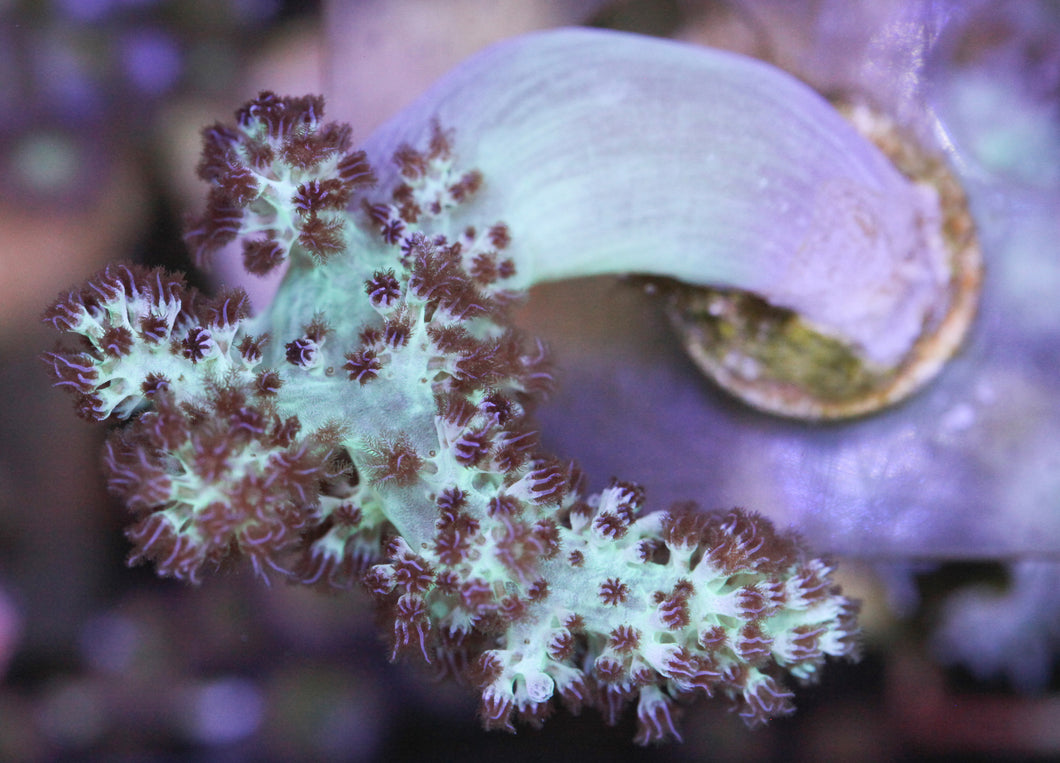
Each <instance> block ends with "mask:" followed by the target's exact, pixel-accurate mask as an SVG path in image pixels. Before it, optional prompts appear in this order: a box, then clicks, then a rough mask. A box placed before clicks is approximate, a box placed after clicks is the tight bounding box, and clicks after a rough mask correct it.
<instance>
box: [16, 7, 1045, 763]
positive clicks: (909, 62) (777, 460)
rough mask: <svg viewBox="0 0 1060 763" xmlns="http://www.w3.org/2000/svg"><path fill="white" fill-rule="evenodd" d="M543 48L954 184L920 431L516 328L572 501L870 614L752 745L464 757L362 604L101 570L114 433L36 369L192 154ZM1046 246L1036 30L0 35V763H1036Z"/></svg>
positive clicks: (90, 17) (681, 19)
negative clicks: (564, 36) (307, 111)
mask: <svg viewBox="0 0 1060 763" xmlns="http://www.w3.org/2000/svg"><path fill="white" fill-rule="evenodd" d="M565 25H593V26H599V27H606V28H613V29H623V30H628V31H635V32H639V33H643V34H649V35H657V36H665V37H672V38H675V39H680V40H684V41H687V42H692V43H698V44H708V45H713V46H717V47H724V48H728V49H732V50H737V51H740V52H744V53H747V54H749V55H753V56H757V57H760V58H763V59H766V60H769V61H771V62H773V63H775V64H777V65H778V66H781V67H782V68H785V69H787V70H789V71H791V72H792V73H794V74H795V75H796V76H799V77H801V78H803V79H804V80H806V81H808V82H810V83H811V84H812V85H814V86H815V87H817V88H818V89H820V90H821V91H822V92H824V93H826V94H836V93H862V94H864V95H865V96H866V97H868V98H870V99H871V100H873V101H874V102H876V103H877V104H880V105H883V106H885V107H887V108H888V109H889V110H891V111H892V112H893V113H895V115H896V116H897V117H898V118H899V120H900V121H902V122H903V123H905V124H906V125H908V126H909V127H910V129H913V130H922V131H923V132H924V133H925V134H926V135H928V136H930V139H931V140H933V141H935V142H936V143H937V144H938V145H939V146H940V147H941V148H942V150H944V151H945V152H946V153H947V155H948V157H949V159H950V161H951V162H952V163H953V164H954V167H955V168H956V170H957V171H958V173H959V174H960V175H961V177H962V179H963V180H964V181H965V183H966V186H967V188H968V191H969V194H970V196H971V197H972V202H973V208H974V210H975V212H976V216H977V219H978V221H979V223H980V231H981V237H982V242H983V246H984V252H985V255H986V258H987V267H988V274H987V282H988V284H989V285H988V291H987V296H986V298H985V301H984V309H983V314H982V315H981V316H980V320H979V325H978V326H977V333H976V334H975V336H973V338H972V339H971V341H970V344H969V348H968V350H967V351H966V352H965V353H964V354H963V355H962V356H961V357H960V358H958V360H957V362H956V367H955V370H953V371H952V372H949V378H948V379H946V378H944V379H943V380H941V382H940V384H939V385H938V386H937V387H933V388H932V389H931V390H928V391H927V393H926V394H925V395H924V396H923V397H922V398H920V399H918V400H916V401H913V402H912V404H910V405H908V406H903V407H902V408H901V409H899V410H898V411H895V412H892V413H889V414H885V415H884V416H881V417H879V418H878V419H877V420H869V421H863V422H857V423H855V424H853V425H832V426H829V427H812V426H807V425H794V424H791V423H788V422H777V421H774V420H771V419H769V418H768V417H766V416H763V415H760V414H757V413H753V412H750V411H747V410H744V409H743V408H741V407H740V406H738V405H737V404H735V403H733V402H732V401H730V400H728V399H727V398H726V397H725V396H724V395H723V394H722V393H720V392H717V391H715V390H713V389H711V388H709V387H708V386H707V384H706V382H704V381H703V380H702V379H701V378H699V376H698V375H697V373H696V371H695V370H694V367H693V366H692V364H691V362H690V361H688V360H687V359H685V358H684V356H683V355H682V353H681V351H680V349H679V345H678V342H677V341H676V340H673V339H670V338H669V334H668V330H667V326H666V325H665V320H664V318H663V317H662V314H661V311H660V310H659V306H658V305H655V304H653V303H652V301H651V300H650V299H649V298H648V297H646V296H645V295H644V294H642V293H641V292H640V291H638V290H637V289H636V288H634V287H633V286H631V285H629V284H627V283H624V282H621V281H616V280H613V279H612V280H606V279H597V280H594V281H591V282H583V283H577V284H558V285H553V286H549V287H546V288H541V289H539V290H537V292H535V294H534V295H533V296H532V298H531V300H530V302H529V304H528V305H527V306H526V308H525V311H524V312H525V316H524V317H525V322H526V324H527V326H529V327H531V328H533V329H534V330H537V331H540V332H541V333H543V334H544V335H545V336H546V337H547V338H548V339H549V341H550V342H551V343H552V344H553V346H554V347H555V350H556V355H557V361H558V363H559V365H560V369H561V374H560V381H561V384H563V385H564V388H563V390H562V391H561V392H559V393H557V395H556V397H555V399H554V400H553V401H552V403H550V405H549V406H546V407H545V408H543V409H542V411H541V422H542V431H543V435H544V438H545V440H546V443H547V444H549V445H551V446H552V447H553V448H554V449H555V450H557V451H558V452H559V453H561V454H562V455H564V456H570V457H575V458H578V459H579V460H581V461H582V463H583V465H584V466H585V467H586V470H587V471H588V472H589V474H590V475H593V476H594V478H595V479H596V480H597V482H598V483H599V482H600V481H604V480H606V479H607V478H609V477H610V476H611V475H612V474H617V475H620V476H622V477H624V478H629V479H635V480H637V481H640V482H643V483H644V484H645V485H647V487H648V496H649V500H650V502H651V504H652V505H654V506H665V505H666V504H667V503H668V502H670V501H674V500H680V499H694V500H697V501H698V502H700V503H701V504H702V505H704V506H708V507H712V508H713V507H715V506H716V505H725V504H732V503H740V504H742V505H745V506H747V507H748V508H752V509H756V510H761V511H763V512H765V513H769V514H771V515H772V516H773V517H774V519H775V520H776V521H778V523H781V524H785V523H794V524H796V526H798V527H799V528H800V530H802V531H804V532H805V533H806V535H807V536H808V537H809V538H810V540H811V541H812V542H813V544H814V545H815V546H816V547H817V548H819V549H822V550H825V551H828V552H831V553H834V554H836V555H837V556H838V558H839V560H840V575H841V579H842V582H843V584H844V587H845V588H847V589H848V590H849V592H850V593H851V595H854V596H856V597H860V598H862V599H863V600H864V616H863V627H864V631H865V647H866V649H865V658H864V659H863V660H862V661H861V662H860V663H858V664H856V665H849V664H839V663H837V664H834V665H831V666H830V667H829V669H828V670H826V671H825V672H824V681H823V683H821V684H820V685H818V686H815V687H810V688H807V689H803V690H802V691H801V692H800V693H799V696H798V699H797V705H798V711H797V713H796V715H795V716H793V717H791V718H787V719H782V720H779V721H776V722H774V723H773V724H772V725H770V726H768V727H767V728H765V729H760V730H757V731H748V730H747V729H746V728H744V726H743V724H742V723H741V722H740V720H739V718H737V717H734V716H732V715H730V714H728V713H726V712H725V711H724V710H722V709H719V708H718V707H716V706H713V705H711V704H710V703H709V702H699V703H697V704H696V705H694V706H692V707H691V708H690V709H689V710H688V712H687V714H686V717H685V726H684V737H685V742H684V744H683V745H675V746H671V747H665V748H651V749H648V750H642V749H640V748H636V747H634V746H633V745H632V744H631V742H630V741H629V740H630V739H631V738H632V736H633V723H632V719H629V718H627V719H626V722H623V723H622V724H620V726H618V727H617V728H609V727H607V726H605V725H604V724H603V722H602V720H601V719H600V718H599V716H598V715H597V714H596V713H595V712H593V711H589V712H586V713H585V714H583V716H582V717H578V718H573V717H570V716H568V715H566V714H565V713H563V712H558V713H557V714H556V715H555V716H554V717H553V718H552V719H550V721H549V722H548V723H547V724H546V725H545V727H544V729H543V730H541V731H534V730H533V729H530V728H520V729H519V733H518V734H517V735H516V736H515V737H510V736H508V735H504V734H496V733H494V734H486V733H484V732H482V731H481V730H480V728H479V724H478V722H477V720H476V719H475V707H476V699H475V697H474V696H473V694H472V692H470V691H468V690H467V689H466V687H460V686H455V685H451V684H438V683H434V682H432V681H431V679H430V676H429V675H426V674H425V672H424V671H423V670H421V669H418V668H417V667H415V666H410V665H406V664H398V665H390V664H388V663H387V661H386V650H385V648H384V646H383V644H382V642H381V640H380V639H379V638H378V636H377V634H376V629H375V626H374V620H373V614H372V612H371V608H370V605H369V603H368V601H367V597H365V596H363V595H362V594H361V593H360V592H358V591H351V592H345V593H340V594H337V595H334V594H332V595H329V594H323V593H320V592H315V591H311V590H306V589H302V588H298V587H294V586H288V585H285V584H283V583H282V581H278V580H274V581H273V583H272V585H271V586H266V585H264V584H263V583H262V581H261V580H259V579H255V578H254V577H253V575H252V574H251V573H250V572H249V570H239V571H236V572H233V573H230V574H226V575H215V576H212V577H209V578H208V579H207V580H206V581H205V582H204V583H203V584H202V585H201V586H200V587H198V588H192V587H188V586H184V585H182V584H179V583H175V582H172V581H163V580H159V579H158V578H156V577H155V575H154V573H153V572H152V570H151V569H150V568H143V567H140V568H134V569H128V568H126V566H125V564H124V557H125V553H126V547H125V541H124V539H123V537H122V528H123V526H124V524H125V517H124V509H123V508H122V507H121V506H118V505H116V504H115V503H114V502H113V501H111V500H110V498H109V497H108V495H107V494H106V490H105V487H104V485H103V479H102V474H101V471H100V465H99V460H100V459H99V455H100V445H101V443H102V441H103V438H104V436H105V431H104V429H103V428H102V427H94V426H89V425H87V424H85V423H84V422H82V421H81V420H79V419H77V418H76V417H75V416H74V415H73V412H72V410H71V405H70V401H69V400H68V399H67V397H66V396H65V395H62V394H61V393H60V392H58V391H56V390H54V389H52V388H51V387H50V386H49V377H48V376H47V374H46V373H45V368H44V366H43V364H41V363H40V362H39V361H38V360H37V356H38V355H39V353H40V352H42V351H44V350H47V349H49V348H50V346H51V345H52V344H53V343H54V341H55V337H54V336H53V334H52V332H51V330H50V329H48V328H47V327H45V326H43V325H41V324H40V322H39V315H40V313H41V311H42V310H43V308H44V307H45V306H47V305H48V304H49V302H50V301H51V300H52V299H53V298H54V297H55V296H56V295H57V294H58V293H59V292H60V291H62V290H65V289H68V288H70V287H72V286H74V285H76V284H77V283H79V282H80V281H82V280H83V279H85V278H86V277H88V276H89V275H91V273H92V272H94V271H95V270H96V269H97V268H99V267H101V266H102V264H103V263H105V262H107V261H110V260H114V259H135V260H137V261H140V262H143V263H146V264H150V265H166V266H168V267H171V268H179V269H187V268H188V267H189V261H188V258H187V254H186V252H185V250H184V247H183V244H182V243H181V240H180V231H181V225H182V219H183V217H184V215H185V214H187V213H189V212H192V211H195V210H196V209H198V206H199V204H201V201H202V199H203V198H204V195H205V193H204V187H203V186H202V184H201V183H200V182H199V181H198V180H197V179H196V178H195V176H194V168H195V165H196V162H197V153H198V148H199V136H198V132H199V130H200V128H201V127H202V126H204V125H206V124H208V123H212V122H213V121H216V120H218V119H228V118H230V115H231V113H232V111H233V110H234V109H235V108H236V107H237V106H238V105H239V104H240V103H242V102H243V101H245V100H247V99H249V98H250V97H253V96H254V95H255V94H256V93H257V91H258V90H260V89H262V88H269V89H273V90H276V91H277V92H280V93H291V94H302V93H307V92H323V93H324V94H325V95H326V97H327V98H328V104H329V105H328V118H329V119H336V118H338V119H342V120H345V121H349V122H350V123H351V124H352V125H353V128H354V133H355V135H357V136H361V137H363V136H366V135H367V134H368V133H370V132H371V130H372V129H373V128H374V127H375V126H377V125H378V124H380V123H381V122H382V121H383V120H385V119H386V118H387V117H388V116H390V115H391V114H393V113H394V112H395V111H397V110H398V109H400V108H401V107H402V106H403V105H405V104H406V103H408V102H409V101H410V100H411V99H412V98H413V97H415V96H416V95H417V94H418V93H419V92H421V91H422V90H423V89H424V88H426V87H427V86H428V85H429V84H430V83H431V82H432V81H433V80H434V79H435V78H436V77H438V76H439V75H440V74H442V73H444V72H445V71H446V70H447V69H449V68H451V67H452V66H454V65H455V64H456V63H458V62H459V61H460V60H461V59H463V58H465V57H466V56H468V55H470V54H471V53H473V52H475V51H476V50H478V49H480V48H482V47H484V46H486V45H488V44H489V43H491V42H493V41H496V40H500V39H503V38H506V37H510V36H513V35H516V34H520V33H522V32H527V31H531V30H534V29H543V28H551V27H557V26H565ZM1058 248H1060V3H1058V2H1055V1H1054V0H1001V1H994V0H967V1H965V2H960V1H959V0H496V1H495V2H493V1H491V0H333V2H296V1H295V0H288V1H284V0H22V1H19V0H0V393H2V394H3V397H2V401H3V402H2V403H0V760H3V761H8V760H10V761H224V762H228V761H232V762H235V761H301V760H305V761H376V760H379V761H383V760H385V761H405V760H410V761H411V760H416V761H424V762H426V761H454V760H461V761H478V760H483V761H485V760H491V761H492V760H505V761H511V762H512V763H515V762H516V761H524V760H525V761H536V760H549V761H564V760H577V761H582V762H583V763H589V761H597V760H601V761H602V760H608V761H621V760H627V759H629V760H633V759H636V760H648V761H651V760H659V761H664V760H665V761H684V760H689V761H690V760H703V759H710V760H740V761H754V760H766V761H769V760H778V761H779V760H785V761H788V760H796V761H798V760H805V761H811V760H812V761H828V760H861V761H889V760H945V759H954V760H957V759H960V760H969V759H985V758H992V757H1004V758H1006V759H1013V758H1023V757H1038V758H1043V759H1044V758H1049V757H1053V756H1057V755H1060V695H1058V694H1057V689H1058V687H1060V683H1058V681H1057V672H1056V660H1055V657H1056V655H1057V652H1058V649H1060V558H1058V553H1060V442H1058V440H1060V414H1058V399H1060V396H1058V394H1057V393H1058V392H1060V389H1058V385H1057V383H1056V381H1055V379H1056V378H1057V376H1058V375H1060V339H1058V337H1057V331H1058V328H1060V251H1058ZM222 272H223V271H222ZM199 283H200V284H202V285H204V286H206V285H208V284H207V283H206V282H205V281H204V280H200V281H199ZM249 286H259V285H258V284H249ZM575 327H576V329H575ZM575 417H577V418H575ZM575 421H576V422H577V423H576V424H572V423H571V422H575ZM675 443H677V444H676V445H675Z"/></svg>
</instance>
